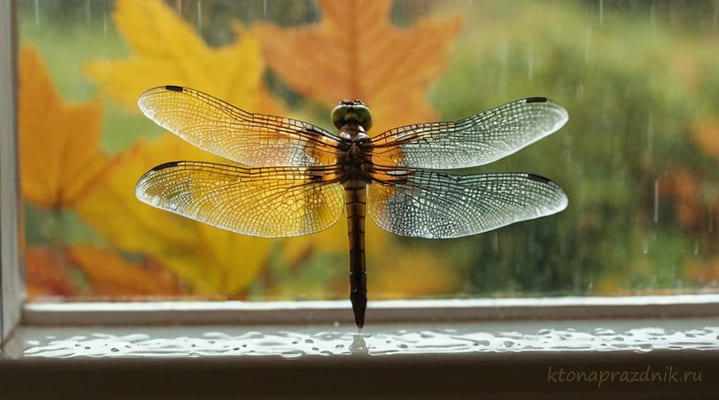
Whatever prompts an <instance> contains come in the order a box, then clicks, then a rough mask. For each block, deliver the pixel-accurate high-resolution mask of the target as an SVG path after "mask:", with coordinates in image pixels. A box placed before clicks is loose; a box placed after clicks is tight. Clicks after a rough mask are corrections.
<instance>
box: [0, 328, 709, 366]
mask: <svg viewBox="0 0 719 400" xmlns="http://www.w3.org/2000/svg"><path fill="white" fill-rule="evenodd" d="M658 350H662V351H679V350H681V351H717V350H719V318H701V319H644V320H574V321H572V320H570V321H566V320H565V321H497V322H487V321H482V322H473V323H471V322H462V323H413V324H375V325H368V326H366V327H365V328H363V329H362V330H358V329H357V328H356V327H355V326H353V325H348V324H345V325H343V324H337V323H333V324H316V325H305V326H302V325H284V326H283V325H250V326H229V325H212V326H138V327H48V326H42V327H32V326H22V327H20V328H18V330H17V331H16V332H15V334H14V335H13V337H12V338H11V340H10V341H9V342H8V343H7V344H6V346H5V349H4V353H3V354H4V358H6V359H7V358H14V359H31V358H128V357H130V358H132V357H154V358H168V359H171V358H196V357H277V358H285V359H296V358H302V357H308V356H319V357H332V356H342V357H353V356H366V357H393V356H403V355H428V356H429V355H432V356H445V357H451V356H452V355H463V356H468V355H479V354H498V353H527V352H542V353H546V352H564V353H566V352H584V353H587V352H617V351H621V352H636V353H645V352H651V351H658Z"/></svg>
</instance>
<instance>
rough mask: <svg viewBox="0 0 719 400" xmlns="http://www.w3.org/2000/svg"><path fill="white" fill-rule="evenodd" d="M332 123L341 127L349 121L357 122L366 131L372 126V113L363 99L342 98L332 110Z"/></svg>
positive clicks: (338, 127) (336, 126)
mask: <svg viewBox="0 0 719 400" xmlns="http://www.w3.org/2000/svg"><path fill="white" fill-rule="evenodd" d="M331 118H332V124H333V125H334V126H335V128H337V129H340V128H342V127H343V126H344V125H345V124H347V123H351V122H354V123H357V124H359V125H360V126H361V127H362V128H364V130H365V132H366V131H368V130H369V128H371V127H372V113H371V112H370V111H369V107H367V105H365V103H363V102H362V100H351V101H350V100H342V101H340V104H338V105H337V107H335V108H334V109H333V110H332V114H331Z"/></svg>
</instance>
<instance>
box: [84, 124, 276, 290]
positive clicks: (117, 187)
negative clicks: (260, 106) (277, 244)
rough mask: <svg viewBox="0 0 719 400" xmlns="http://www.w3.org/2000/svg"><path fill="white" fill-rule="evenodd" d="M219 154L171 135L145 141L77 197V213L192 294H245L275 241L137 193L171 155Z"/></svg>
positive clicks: (196, 157)
mask: <svg viewBox="0 0 719 400" xmlns="http://www.w3.org/2000/svg"><path fill="white" fill-rule="evenodd" d="M183 159H186V160H208V161H215V162H217V161H218V158H216V157H214V156H211V155H209V154H208V153H205V152H203V151H201V150H199V149H197V148H195V147H194V146H192V145H190V144H187V143H185V142H183V141H182V140H180V139H178V138H177V137H175V136H172V135H170V134H167V135H164V136H162V137H161V138H159V139H158V140H155V141H153V142H151V143H146V142H141V143H139V144H138V147H137V151H135V152H134V153H133V154H132V155H130V156H128V157H127V158H126V159H125V160H123V163H122V164H121V165H120V166H119V167H118V168H117V170H116V171H115V173H113V174H112V175H110V176H109V177H108V179H107V181H106V183H105V185H103V186H101V187H99V188H97V189H96V190H95V191H93V193H92V194H90V195H89V196H88V197H87V198H85V199H83V201H82V202H79V203H78V204H77V207H76V211H77V213H78V214H79V215H80V216H81V218H83V220H85V221H86V222H87V223H89V224H90V225H91V226H92V227H93V228H95V229H96V230H97V231H99V232H100V233H102V234H103V235H104V236H105V237H106V238H108V239H109V240H110V241H112V242H113V243H114V244H115V245H116V246H118V247H120V248H122V249H124V250H125V251H128V252H135V253H141V254H145V255H147V256H149V257H151V258H152V259H155V260H157V261H158V262H159V263H160V264H161V265H163V266H165V267H167V268H169V269H170V270H171V271H173V272H174V273H175V274H176V275H177V276H179V277H180V278H182V279H183V280H185V281H186V282H187V283H188V284H189V285H190V286H191V288H192V289H193V291H194V293H197V294H206V295H218V294H221V295H238V294H241V293H243V291H244V290H245V289H246V288H247V286H248V285H249V284H250V283H251V282H252V281H253V279H254V278H255V276H256V275H257V273H258V271H259V270H260V268H262V267H263V265H264V264H265V262H266V260H267V257H268V254H269V249H270V247H271V245H272V241H271V240H267V239H258V238H253V237H248V236H243V235H238V234H236V233H233V232H229V231H224V230H221V229H218V228H215V227H212V226H208V225H205V224H202V223H199V222H196V221H193V220H190V219H187V218H183V217H180V216H178V215H175V214H171V213H168V212H165V211H162V210H159V209H156V208H153V207H150V206H148V205H146V204H143V203H141V202H140V201H138V200H137V199H136V198H135V184H136V183H137V179H138V177H140V176H141V175H142V174H143V173H144V172H146V171H147V170H148V169H149V168H151V167H152V166H155V165H157V164H160V163H162V162H165V161H168V160H183Z"/></svg>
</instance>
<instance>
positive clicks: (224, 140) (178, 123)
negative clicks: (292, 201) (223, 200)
mask: <svg viewBox="0 0 719 400" xmlns="http://www.w3.org/2000/svg"><path fill="white" fill-rule="evenodd" d="M137 104H138V105H139V107H140V109H141V110H142V112H143V113H144V114H145V115H146V116H147V117H148V118H150V119H151V120H153V121H155V122H156V123H157V124H158V125H160V126H162V127H163V128H165V129H167V130H169V131H171V132H173V133H175V134H176V135H177V136H179V137H181V138H183V139H185V140H186V141H188V142H190V143H192V144H193V145H195V146H197V147H199V148H201V149H203V150H205V151H208V152H210V153H213V154H216V155H218V156H220V157H224V158H227V159H229V160H233V161H237V162H239V163H241V164H245V165H249V166H263V167H273V166H312V165H332V164H334V163H335V162H336V159H337V151H336V149H335V146H336V145H337V143H338V141H337V137H336V136H335V135H333V134H331V133H329V132H327V131H326V130H324V129H322V128H319V127H316V126H314V125H312V124H309V123H307V122H303V121H298V120H294V119H290V118H282V117H276V116H272V115H264V114H252V113H249V112H246V111H244V110H242V109H240V108H238V107H235V106H233V105H232V104H229V103H227V102H224V101H222V100H220V99H217V98H215V97H213V96H210V95H208V94H205V93H202V92H199V91H197V90H194V89H189V88H185V87H180V86H160V87H156V88H153V89H150V90H148V91H146V92H145V93H143V94H142V95H141V96H140V98H139V99H138V101H137Z"/></svg>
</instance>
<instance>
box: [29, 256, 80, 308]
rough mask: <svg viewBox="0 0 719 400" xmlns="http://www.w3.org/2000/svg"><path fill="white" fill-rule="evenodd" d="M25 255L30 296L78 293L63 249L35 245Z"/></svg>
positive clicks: (66, 295) (67, 295) (32, 297)
mask: <svg viewBox="0 0 719 400" xmlns="http://www.w3.org/2000/svg"><path fill="white" fill-rule="evenodd" d="M24 255H25V258H24V260H25V263H24V265H25V275H26V277H27V283H26V288H27V295H28V298H30V299H37V298H39V297H44V296H63V297H70V296H73V295H75V294H76V289H75V286H74V285H73V283H72V282H71V281H70V278H69V276H68V273H67V269H66V263H65V261H64V257H65V255H64V253H63V252H62V251H59V250H57V249H51V248H45V247H34V248H28V249H26V250H25V252H24Z"/></svg>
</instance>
